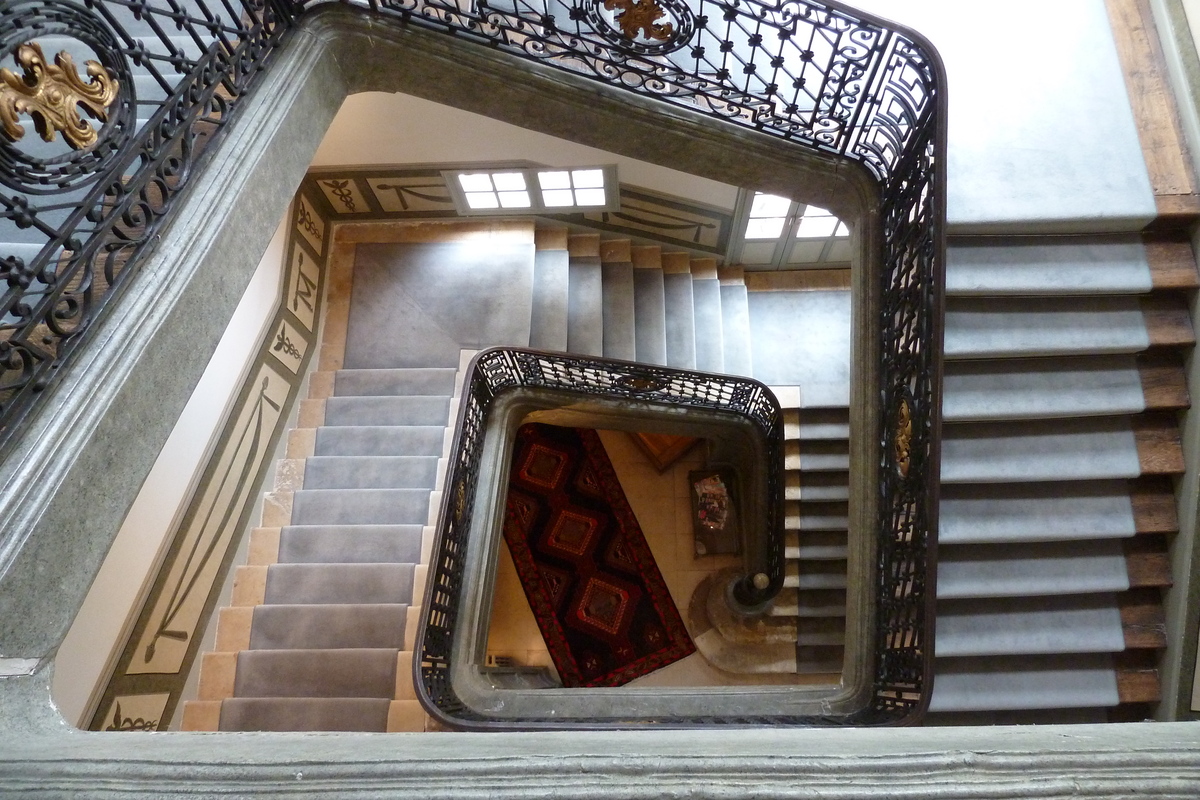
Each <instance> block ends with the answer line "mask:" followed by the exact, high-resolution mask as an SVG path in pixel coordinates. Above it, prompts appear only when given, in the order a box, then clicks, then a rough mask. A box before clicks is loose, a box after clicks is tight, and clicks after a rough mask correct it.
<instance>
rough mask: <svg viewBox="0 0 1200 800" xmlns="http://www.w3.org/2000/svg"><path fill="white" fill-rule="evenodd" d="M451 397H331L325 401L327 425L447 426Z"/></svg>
mask: <svg viewBox="0 0 1200 800" xmlns="http://www.w3.org/2000/svg"><path fill="white" fill-rule="evenodd" d="M449 411H450V398H449V397H448V396H446V397H437V396H425V397H419V396H417V397H409V396H398V397H330V398H329V399H327V400H326V401H325V425H326V426H328V427H342V426H373V425H379V426H384V425H414V426H421V425H445V424H446V419H447V416H448V414H449Z"/></svg>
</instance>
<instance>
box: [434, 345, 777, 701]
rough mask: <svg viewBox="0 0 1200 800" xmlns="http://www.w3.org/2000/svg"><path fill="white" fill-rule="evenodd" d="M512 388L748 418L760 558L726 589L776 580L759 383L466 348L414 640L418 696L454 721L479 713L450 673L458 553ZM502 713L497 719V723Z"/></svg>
mask: <svg viewBox="0 0 1200 800" xmlns="http://www.w3.org/2000/svg"><path fill="white" fill-rule="evenodd" d="M519 389H550V390H556V391H558V392H562V393H563V397H564V398H567V399H568V400H569V401H571V402H578V401H579V400H581V399H585V398H598V399H602V400H608V401H636V402H637V403H648V404H654V405H659V406H662V407H666V408H671V409H678V408H689V409H705V410H709V411H717V412H723V413H724V414H726V415H728V416H729V417H730V418H731V419H734V418H736V419H741V420H747V421H749V423H750V424H751V425H752V426H753V427H754V428H755V429H756V430H757V431H758V432H759V433H760V434H761V436H762V440H763V442H764V454H763V455H764V463H762V464H760V465H758V466H759V467H760V468H761V469H762V470H763V476H764V481H763V484H764V486H765V490H766V491H765V495H766V496H765V497H762V498H758V499H756V500H747V502H755V503H761V510H762V528H761V529H759V530H752V531H743V536H744V537H745V538H747V539H757V543H755V545H754V546H753V547H748V548H747V552H748V553H756V554H757V555H758V557H759V559H760V560H759V562H758V563H756V564H749V565H747V566H748V567H749V570H748V573H749V574H748V575H747V576H746V578H744V579H743V580H742V581H741V582H740V584H739V586H738V587H735V592H737V591H738V590H739V589H740V590H741V591H742V592H744V593H745V594H744V596H743V598H742V600H743V602H746V603H747V604H753V603H758V602H763V601H765V600H766V599H770V598H772V597H774V596H775V595H776V594H778V592H779V590H780V588H782V586H783V579H784V509H783V491H784V489H783V474H784V472H783V448H784V423H783V412H782V410H781V409H780V407H779V402H778V401H777V400H776V399H775V396H774V395H773V394H772V393H771V391H770V390H769V389H767V387H766V386H764V385H763V384H761V383H759V382H758V381H755V380H751V379H749V378H739V377H735V376H732V375H715V374H711V373H703V372H689V371H685V370H678V369H670V368H668V367H658V366H653V365H649V364H638V363H632V362H628V361H615V360H613V359H605V358H589V357H585V356H573V355H564V354H561V353H548V352H540V351H535V350H520V349H515V348H494V349H492V350H487V351H484V352H483V353H480V354H479V355H478V356H476V357H475V359H474V361H473V362H472V364H471V367H470V368H469V370H468V372H467V376H466V379H465V380H464V384H463V392H462V400H461V402H460V405H459V412H458V420H457V424H456V429H455V440H454V446H453V447H452V448H451V452H452V453H453V459H454V460H453V462H452V463H451V464H450V465H449V468H448V471H447V476H446V480H445V482H444V486H445V487H446V490H445V492H444V494H443V497H442V508H441V513H440V515H439V517H438V529H437V535H436V538H435V541H434V548H433V556H432V560H431V564H430V573H431V574H430V589H429V590H428V592H427V598H426V603H425V608H424V616H425V619H424V625H423V626H422V629H421V630H422V632H421V634H419V639H418V643H417V645H416V647H417V652H418V655H419V659H420V660H419V664H420V667H419V668H420V680H419V683H420V687H421V690H422V692H423V695H424V697H425V699H426V701H427V702H428V703H429V704H430V705H431V706H432V707H434V708H436V709H438V711H439V712H440V713H442V714H445V715H447V716H448V717H449V718H452V719H455V720H459V721H467V720H470V721H483V720H484V718H483V717H481V716H479V715H478V714H475V713H474V712H472V711H471V710H470V709H467V708H466V706H465V705H464V704H463V703H462V702H461V701H460V700H459V698H458V695H457V694H456V692H455V690H454V687H453V685H452V684H451V680H450V672H451V670H452V668H453V664H452V659H453V656H452V653H453V647H454V636H455V630H456V627H457V625H458V619H459V615H460V612H461V611H462V597H463V588H464V584H465V581H466V580H468V578H469V576H467V575H466V561H465V556H466V552H467V547H468V538H469V537H470V536H471V531H472V525H473V522H474V519H475V514H476V508H475V501H476V498H477V496H478V494H479V492H478V490H479V485H478V484H479V478H480V459H481V457H482V455H483V452H484V438H485V435H486V433H487V429H488V424H489V420H490V419H491V417H492V410H493V407H494V405H495V403H496V401H497V400H499V399H501V398H502V397H503V396H504V395H505V394H506V393H508V392H512V391H514V390H519ZM502 499H503V494H502V495H501V500H502ZM754 574H765V575H767V577H768V579H769V583H767V584H766V585H762V586H755V585H754V583H753V580H752V577H751V576H752V575H754ZM673 721H675V722H678V720H673ZM511 722H512V721H511V720H506V721H505V724H511ZM573 722H578V720H573Z"/></svg>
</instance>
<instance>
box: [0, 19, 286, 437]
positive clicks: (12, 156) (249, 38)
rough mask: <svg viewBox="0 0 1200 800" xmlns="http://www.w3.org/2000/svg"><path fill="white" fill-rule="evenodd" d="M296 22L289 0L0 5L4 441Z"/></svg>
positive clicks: (149, 240)
mask: <svg viewBox="0 0 1200 800" xmlns="http://www.w3.org/2000/svg"><path fill="white" fill-rule="evenodd" d="M294 14H295V12H294V9H293V8H292V7H291V5H290V4H289V3H288V2H286V0H84V2H82V3H76V2H72V1H71V0H3V1H2V2H0V58H2V59H3V60H0V66H4V67H6V68H7V69H8V70H9V71H8V73H7V74H4V75H3V79H2V80H0V109H5V110H6V111H0V116H3V117H5V120H4V121H5V123H6V124H5V133H4V135H3V136H2V137H0V184H3V185H4V188H5V189H7V190H8V192H4V193H2V194H0V212H2V219H3V220H4V222H3V224H2V225H0V242H3V243H4V244H3V245H0V247H3V248H5V249H6V250H7V252H3V251H0V281H2V283H0V289H2V290H3V296H2V297H0V440H2V439H7V438H9V437H11V435H12V434H13V433H14V432H15V429H16V428H17V427H18V425H19V422H20V420H21V419H22V418H23V417H24V416H25V415H26V413H27V412H28V411H29V410H30V408H31V407H32V406H33V405H34V403H35V402H36V399H37V396H38V394H39V393H40V392H41V391H42V390H44V389H45V388H46V386H47V385H48V384H49V383H50V381H51V380H52V379H53V378H54V376H55V374H56V372H57V371H58V369H59V367H60V366H61V365H62V364H63V363H64V361H65V360H66V359H67V358H68V357H69V356H70V354H71V352H72V351H73V350H75V349H76V348H77V347H78V345H79V344H80V342H81V341H82V340H83V337H84V334H85V333H86V332H87V330H88V329H89V328H90V327H91V325H92V323H93V322H94V321H95V320H96V319H97V317H98V316H99V315H100V314H101V313H102V311H103V310H104V308H105V307H106V305H108V304H109V303H110V302H111V301H112V299H113V298H114V297H116V296H117V295H118V294H119V291H120V289H121V288H122V287H123V286H124V285H125V284H127V283H128V281H129V279H130V277H131V276H132V275H133V274H134V271H135V267H136V264H137V262H138V260H139V259H140V257H142V256H143V255H144V254H145V253H146V252H148V251H149V250H150V249H151V248H152V247H153V245H154V243H155V241H156V239H157V236H158V234H159V231H160V230H161V229H162V227H163V225H164V224H165V223H166V222H167V220H168V218H169V216H170V212H171V206H172V203H173V201H174V199H175V197H176V196H178V194H179V193H180V192H181V191H183V190H184V189H185V188H186V187H187V186H188V184H189V183H190V181H191V179H192V177H193V176H194V175H195V173H196V170H197V168H198V166H199V164H198V161H197V159H198V158H199V157H200V155H201V153H202V152H203V151H204V150H205V145H206V144H207V143H209V142H210V141H211V140H212V139H213V138H214V137H215V136H217V135H219V134H220V132H221V131H222V130H223V129H224V128H225V127H226V125H227V123H228V122H229V120H230V117H231V114H232V112H233V110H234V108H235V106H236V105H237V101H238V100H239V99H240V98H241V97H242V96H243V95H245V94H246V92H247V91H248V90H249V89H250V88H251V86H253V84H254V82H255V79H256V78H257V77H258V75H260V74H261V73H262V71H263V70H264V69H265V68H266V67H267V65H268V63H269V60H270V55H271V53H272V52H273V51H274V50H275V49H277V48H278V46H279V45H280V43H281V42H282V41H283V38H284V37H285V35H286V34H287V32H288V30H289V28H290V27H291V26H292V24H293V22H294ZM29 45H33V46H36V50H35V49H34V47H30V46H29ZM61 52H65V53H67V54H68V57H69V58H70V61H68V62H66V63H61V64H57V65H56V64H55V63H54V62H55V61H56V59H57V58H58V54H59V53H61ZM89 62H90V63H89ZM93 65H94V66H93ZM101 88H105V89H107V92H103V93H102V92H101V91H100V89H101ZM55 93H57V95H58V97H59V99H60V100H62V102H57V103H56V102H55V101H54V96H55ZM89 94H91V95H93V96H92V97H89ZM80 98H86V100H85V101H82V102H81V100H80ZM81 107H83V108H86V110H85V111H84V113H83V114H80V108H81ZM72 114H74V115H75V117H76V119H75V120H71V119H70V117H71V115H72ZM60 123H62V124H61V125H60ZM66 123H73V124H66ZM35 127H36V130H35V129H34V128H35ZM93 139H94V140H93ZM9 192H12V193H9Z"/></svg>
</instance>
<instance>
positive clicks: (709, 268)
mask: <svg viewBox="0 0 1200 800" xmlns="http://www.w3.org/2000/svg"><path fill="white" fill-rule="evenodd" d="M691 275H692V304H693V305H692V309H693V319H694V324H695V330H696V369H698V370H700V371H701V372H725V340H724V333H723V331H722V327H723V325H724V315H723V312H722V310H721V283H720V281H719V280H718V278H717V269H716V265H715V263H713V262H712V260H711V259H696V260H695V261H693V262H692V272H691Z"/></svg>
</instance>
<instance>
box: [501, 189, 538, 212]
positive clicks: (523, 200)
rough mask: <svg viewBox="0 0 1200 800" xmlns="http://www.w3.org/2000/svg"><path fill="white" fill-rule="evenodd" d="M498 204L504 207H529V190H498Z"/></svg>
mask: <svg viewBox="0 0 1200 800" xmlns="http://www.w3.org/2000/svg"><path fill="white" fill-rule="evenodd" d="M500 205H501V206H503V207H504V208H529V206H530V205H531V203H530V202H529V192H500Z"/></svg>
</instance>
